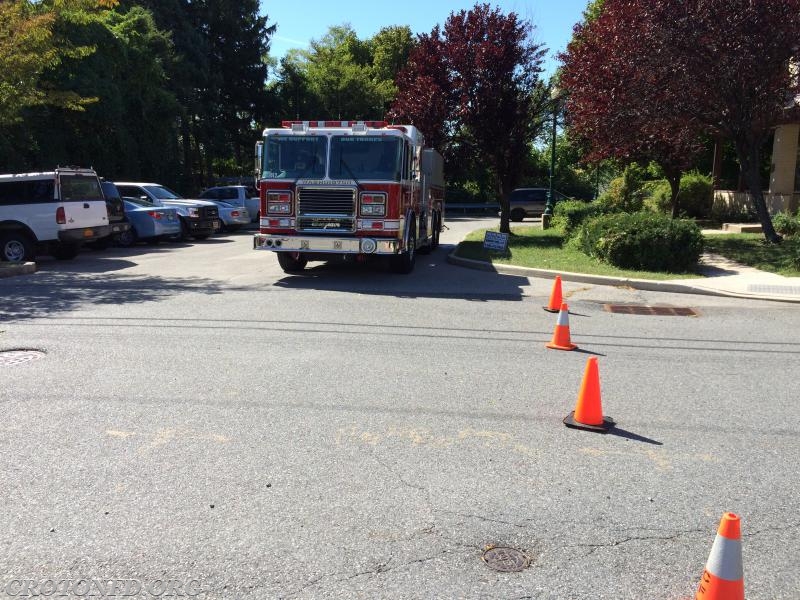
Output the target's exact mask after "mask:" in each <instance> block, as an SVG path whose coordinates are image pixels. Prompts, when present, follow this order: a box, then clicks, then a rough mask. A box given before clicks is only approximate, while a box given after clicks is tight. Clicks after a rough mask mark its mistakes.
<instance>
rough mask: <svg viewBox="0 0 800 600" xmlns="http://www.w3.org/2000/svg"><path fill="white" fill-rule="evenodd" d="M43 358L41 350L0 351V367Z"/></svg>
mask: <svg viewBox="0 0 800 600" xmlns="http://www.w3.org/2000/svg"><path fill="white" fill-rule="evenodd" d="M43 356H44V352H42V351H41V350H0V367H2V366H11V365H19V364H22V363H24V362H28V361H31V360H36V359H37V358H42V357H43Z"/></svg>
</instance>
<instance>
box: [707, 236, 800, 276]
mask: <svg viewBox="0 0 800 600" xmlns="http://www.w3.org/2000/svg"><path fill="white" fill-rule="evenodd" d="M705 239H706V251H707V252H713V253H714V254H720V255H722V256H724V257H725V258H729V259H731V260H735V261H736V262H738V263H741V264H743V265H748V266H750V267H755V268H756V269H761V270H762V271H769V272H770V273H778V274H779V275H784V276H786V277H800V241H798V240H784V241H783V243H781V244H768V243H767V242H766V241H765V240H764V236H763V234H760V233H730V234H720V235H707V236H706V238H705Z"/></svg>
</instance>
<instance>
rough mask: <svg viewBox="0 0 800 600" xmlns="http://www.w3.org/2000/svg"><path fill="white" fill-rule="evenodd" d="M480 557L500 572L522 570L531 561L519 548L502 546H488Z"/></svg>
mask: <svg viewBox="0 0 800 600" xmlns="http://www.w3.org/2000/svg"><path fill="white" fill-rule="evenodd" d="M481 558H483V562H485V563H486V564H487V565H488V566H489V567H490V568H492V569H494V570H495V571H501V572H502V573H516V572H518V571H522V570H523V569H525V568H527V567H528V565H529V564H530V563H531V561H530V559H529V558H528V557H527V556H525V554H523V553H522V552H520V551H519V550H516V549H515V548H505V547H503V546H500V547H494V548H489V549H488V550H487V551H486V552H484V553H483V556H482V557H481Z"/></svg>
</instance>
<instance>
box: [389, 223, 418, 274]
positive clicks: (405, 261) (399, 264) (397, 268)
mask: <svg viewBox="0 0 800 600" xmlns="http://www.w3.org/2000/svg"><path fill="white" fill-rule="evenodd" d="M414 229H415V228H414V227H411V230H410V231H409V232H408V247H407V248H406V251H405V252H403V253H402V254H400V255H398V256H395V257H393V258H392V270H393V271H394V272H395V273H399V274H400V275H408V274H409V273H411V271H413V270H414V265H415V264H416V262H417V233H416V231H414Z"/></svg>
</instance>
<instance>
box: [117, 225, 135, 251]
mask: <svg viewBox="0 0 800 600" xmlns="http://www.w3.org/2000/svg"><path fill="white" fill-rule="evenodd" d="M138 239H139V236H138V235H137V234H136V230H135V229H134V228H133V227H131V228H130V229H128V231H123V232H122V233H120V234H119V235H118V236H117V244H119V245H120V246H122V247H123V248H130V247H131V246H133V245H134V244H135V243H136V241H137V240H138Z"/></svg>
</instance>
